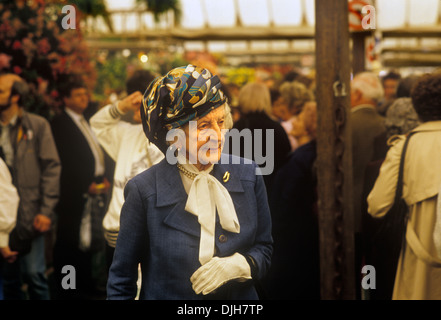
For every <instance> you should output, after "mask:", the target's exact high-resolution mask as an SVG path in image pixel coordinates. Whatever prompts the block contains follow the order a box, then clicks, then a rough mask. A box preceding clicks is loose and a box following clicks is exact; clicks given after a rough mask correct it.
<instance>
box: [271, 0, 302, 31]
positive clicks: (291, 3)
mask: <svg viewBox="0 0 441 320" xmlns="http://www.w3.org/2000/svg"><path fill="white" fill-rule="evenodd" d="M270 3H271V16H272V19H273V21H274V25H276V26H296V25H300V24H301V23H302V18H303V8H302V3H301V0H272V1H270Z"/></svg>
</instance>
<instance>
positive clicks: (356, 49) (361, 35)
mask: <svg viewBox="0 0 441 320" xmlns="http://www.w3.org/2000/svg"><path fill="white" fill-rule="evenodd" d="M368 36H370V33H369V32H353V33H352V72H353V74H354V75H355V74H357V73H360V72H363V71H365V70H366V44H365V42H366V37H368Z"/></svg>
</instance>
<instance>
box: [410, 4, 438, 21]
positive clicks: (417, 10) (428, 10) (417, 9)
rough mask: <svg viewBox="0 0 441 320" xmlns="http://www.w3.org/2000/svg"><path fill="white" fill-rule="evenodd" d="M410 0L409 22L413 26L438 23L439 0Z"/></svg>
mask: <svg viewBox="0 0 441 320" xmlns="http://www.w3.org/2000/svg"><path fill="white" fill-rule="evenodd" d="M409 1H410V3H409V24H410V25H411V26H430V25H435V24H436V23H437V20H438V15H439V0H424V1H421V0H409Z"/></svg>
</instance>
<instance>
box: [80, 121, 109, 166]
mask: <svg viewBox="0 0 441 320" xmlns="http://www.w3.org/2000/svg"><path fill="white" fill-rule="evenodd" d="M80 123H81V125H82V126H83V129H84V130H83V131H84V133H85V134H86V139H87V141H88V142H89V146H90V147H91V149H92V153H93V154H94V156H95V157H96V160H97V161H99V164H100V165H101V166H102V165H104V155H103V152H102V150H101V147H100V145H99V144H98V142H97V140H96V139H95V137H94V136H93V133H92V131H91V129H90V127H89V124H88V123H87V121H86V119H84V117H81V119H80Z"/></svg>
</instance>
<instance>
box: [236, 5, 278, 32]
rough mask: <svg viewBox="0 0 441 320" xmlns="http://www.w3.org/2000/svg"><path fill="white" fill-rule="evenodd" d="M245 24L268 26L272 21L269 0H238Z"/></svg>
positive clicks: (241, 17)
mask: <svg viewBox="0 0 441 320" xmlns="http://www.w3.org/2000/svg"><path fill="white" fill-rule="evenodd" d="M237 1H238V5H239V14H240V19H241V21H242V24H243V25H244V26H268V25H269V23H270V20H269V14H268V3H267V0H237Z"/></svg>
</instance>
